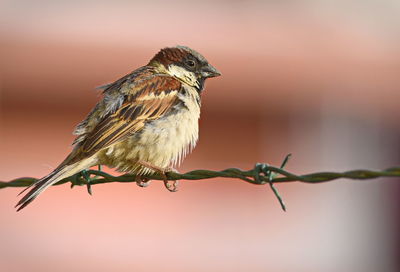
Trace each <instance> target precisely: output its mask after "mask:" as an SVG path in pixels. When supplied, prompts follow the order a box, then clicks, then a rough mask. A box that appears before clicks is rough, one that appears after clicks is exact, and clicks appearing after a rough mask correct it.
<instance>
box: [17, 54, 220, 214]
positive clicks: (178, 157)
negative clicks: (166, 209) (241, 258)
mask: <svg viewBox="0 0 400 272" xmlns="http://www.w3.org/2000/svg"><path fill="white" fill-rule="evenodd" d="M220 75H221V73H220V72H219V71H218V70H217V69H216V68H214V67H213V66H212V65H210V64H209V63H208V61H207V60H206V59H205V58H204V57H203V56H202V55H201V54H199V53H198V52H196V51H195V50H193V49H191V48H189V47H186V46H176V47H167V48H163V49H161V50H160V51H159V52H158V53H157V54H156V55H155V56H154V57H153V58H152V59H151V60H150V62H149V63H148V64H147V65H145V66H143V67H140V68H138V69H137V70H134V71H133V72H131V73H130V74H128V75H126V76H124V77H122V78H120V79H118V80H117V81H115V82H113V83H111V84H107V85H104V86H102V87H100V88H101V89H102V90H103V92H102V94H103V97H102V100H101V101H100V102H99V103H97V105H96V106H95V107H94V109H93V110H92V111H91V112H90V113H89V114H88V116H87V117H86V119H85V120H83V121H82V122H81V123H79V124H78V126H77V127H76V129H75V131H74V134H75V135H76V138H75V140H74V142H73V149H72V151H71V153H70V154H69V155H68V156H67V157H66V159H65V160H64V161H63V162H62V163H61V164H60V165H59V166H58V167H57V168H56V169H55V170H54V171H53V172H51V173H50V174H48V175H47V176H45V177H43V178H41V179H39V180H38V181H37V182H36V183H34V184H32V185H31V186H30V187H28V188H26V189H25V190H27V189H30V190H29V192H27V193H26V194H25V195H24V196H23V197H22V198H21V199H20V201H19V202H18V204H17V205H16V208H17V211H19V210H21V209H23V208H24V207H26V206H27V205H28V204H29V203H31V202H32V201H33V200H34V199H35V198H36V197H37V196H38V195H39V194H41V193H42V192H43V191H45V190H46V189H47V188H48V187H49V186H51V185H53V184H54V183H56V182H58V181H60V180H62V179H64V178H67V177H69V176H72V175H74V174H76V173H79V172H82V171H84V170H85V169H88V168H90V167H92V166H95V165H106V166H108V167H110V168H116V170H117V171H120V172H129V173H132V174H135V175H136V176H137V178H136V181H137V183H138V185H141V186H145V185H146V183H147V182H148V179H146V178H145V176H146V175H148V174H153V173H155V172H158V173H160V174H161V175H163V177H164V184H165V186H166V187H167V189H169V190H171V191H175V190H176V184H174V185H173V186H172V185H171V184H169V181H168V180H167V178H166V174H165V173H167V172H169V171H171V169H172V167H173V166H176V165H179V164H180V163H181V162H182V160H183V158H184V157H185V156H186V155H187V154H188V153H189V152H191V151H192V150H193V148H194V147H195V145H196V143H197V140H198V133H199V125H198V120H199V117H200V106H201V94H202V92H203V90H204V84H205V80H206V79H207V78H211V77H217V76H220ZM25 190H24V191H25ZM24 191H23V192H24ZM21 193H22V192H21Z"/></svg>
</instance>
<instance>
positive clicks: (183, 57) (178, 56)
mask: <svg viewBox="0 0 400 272" xmlns="http://www.w3.org/2000/svg"><path fill="white" fill-rule="evenodd" d="M193 61H195V62H196V63H198V64H199V66H202V67H204V70H205V71H204V72H205V74H204V75H206V77H216V76H220V75H221V73H220V72H219V71H218V70H217V69H216V68H215V67H213V66H212V65H210V64H209V63H208V61H207V60H206V58H205V57H203V56H202V55H201V54H200V53H198V52H197V51H195V50H193V49H191V48H189V47H187V46H181V45H178V46H176V47H166V48H163V49H161V50H160V51H159V52H158V53H157V54H156V55H155V56H154V57H153V58H152V59H151V60H150V62H149V65H152V66H155V65H157V64H162V65H164V67H166V68H167V67H168V66H169V65H171V64H180V65H182V66H186V67H187V68H189V69H190V68H191V63H193Z"/></svg>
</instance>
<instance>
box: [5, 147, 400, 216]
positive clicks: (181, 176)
mask: <svg viewBox="0 0 400 272" xmlns="http://www.w3.org/2000/svg"><path fill="white" fill-rule="evenodd" d="M289 158H290V154H289V155H287V156H286V157H285V159H284V161H283V163H282V164H281V167H275V166H270V165H268V164H262V163H257V164H256V165H255V167H254V168H253V169H251V170H247V171H244V170H241V169H238V168H228V169H225V170H222V171H213V170H194V171H190V172H186V173H177V172H168V173H166V174H167V178H168V180H203V179H212V178H234V179H240V180H243V181H246V182H248V183H251V184H256V185H265V184H269V185H270V187H271V189H272V190H273V192H274V194H275V196H276V197H277V198H278V200H279V203H280V205H281V207H282V209H283V210H286V205H285V203H284V202H283V200H282V197H281V196H280V194H279V192H278V190H277V189H276V188H275V186H274V184H275V183H288V182H296V181H297V182H303V183H311V184H316V183H323V182H328V181H332V180H335V179H340V178H346V179H353V180H367V179H374V178H379V177H400V167H392V168H387V169H385V170H380V171H373V170H351V171H346V172H317V173H311V174H305V175H296V174H293V173H290V172H288V171H286V170H284V167H285V166H286V163H287V162H288V160H289ZM91 176H94V177H93V178H92V177H91ZM146 177H147V178H148V179H150V180H164V177H163V175H161V174H158V173H155V174H152V175H148V176H146ZM36 181H38V179H36V178H31V177H22V178H17V179H13V180H11V181H0V189H2V188H7V187H27V186H30V185H32V184H33V183H35V182H36ZM68 182H70V183H71V188H72V187H74V186H83V185H85V186H88V192H89V193H91V185H95V184H103V183H113V182H120V183H126V182H136V175H133V174H124V175H120V176H114V175H111V174H108V173H106V172H104V171H101V168H100V167H99V170H92V169H90V170H86V171H85V173H84V174H82V173H77V174H75V175H73V176H70V177H68V178H65V179H63V180H61V181H59V182H57V183H55V184H54V185H61V184H65V183H68Z"/></svg>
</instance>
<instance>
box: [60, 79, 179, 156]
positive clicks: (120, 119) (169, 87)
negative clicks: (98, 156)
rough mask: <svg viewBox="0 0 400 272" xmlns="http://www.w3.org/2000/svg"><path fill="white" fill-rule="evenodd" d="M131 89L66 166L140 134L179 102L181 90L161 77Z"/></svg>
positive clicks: (86, 136) (87, 135) (87, 137)
mask: <svg viewBox="0 0 400 272" xmlns="http://www.w3.org/2000/svg"><path fill="white" fill-rule="evenodd" d="M131 86H132V87H130V88H131V90H130V91H129V93H128V94H127V95H126V96H125V98H124V102H123V103H122V104H121V106H120V107H119V108H118V109H116V111H115V112H112V113H110V114H108V115H106V116H105V117H104V118H103V119H102V120H101V121H100V122H99V123H98V124H97V125H96V126H95V127H94V128H93V129H92V130H91V131H90V132H88V133H87V134H86V135H85V137H84V139H83V140H82V141H81V142H80V143H79V145H78V146H76V149H75V151H76V152H74V153H75V154H74V156H73V158H71V157H70V158H69V160H68V163H70V162H72V161H77V160H80V159H82V158H84V157H88V156H91V155H93V154H95V153H96V152H97V151H99V150H101V149H103V148H106V147H108V146H110V145H112V144H114V143H116V142H119V141H121V140H123V139H125V138H126V137H128V136H129V135H132V134H134V133H135V132H138V131H140V130H141V129H142V128H143V127H144V125H145V124H146V122H149V121H152V120H156V119H159V118H161V117H162V116H164V115H165V114H166V113H168V112H169V111H170V110H171V109H172V108H173V107H174V106H175V105H177V104H178V103H179V99H178V93H179V91H181V88H182V84H181V83H180V82H179V81H178V80H176V79H175V78H173V77H168V76H161V75H160V76H154V77H152V78H149V79H147V80H143V81H139V82H136V83H135V84H131Z"/></svg>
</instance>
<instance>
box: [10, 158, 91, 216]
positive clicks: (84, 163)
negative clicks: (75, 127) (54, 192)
mask: <svg viewBox="0 0 400 272" xmlns="http://www.w3.org/2000/svg"><path fill="white" fill-rule="evenodd" d="M95 164H96V163H95V160H94V159H93V158H86V159H83V160H81V161H77V162H74V163H72V164H69V165H68V164H61V165H60V166H59V167H57V168H56V169H55V170H54V171H53V172H51V173H50V174H48V175H47V176H45V177H43V178H41V179H39V180H38V181H37V182H36V183H34V184H32V185H31V186H33V188H32V189H31V190H30V191H29V192H28V193H26V194H25V195H24V197H23V198H21V200H20V201H19V202H18V204H17V205H16V206H15V207H16V208H17V211H19V210H21V209H23V208H25V207H26V206H27V205H28V204H29V203H31V202H32V201H33V200H34V199H35V198H36V197H37V196H38V195H39V194H41V193H42V192H43V191H44V190H46V189H47V188H48V187H50V186H51V185H53V184H54V183H56V182H58V181H60V180H62V179H64V178H67V177H69V176H72V175H74V174H76V173H78V172H80V171H82V170H85V169H87V168H89V167H91V166H93V165H95ZM28 188H29V187H28ZM28 188H26V189H25V190H27V189H28ZM25 190H23V191H22V192H21V193H23V192H24V191H25Z"/></svg>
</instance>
